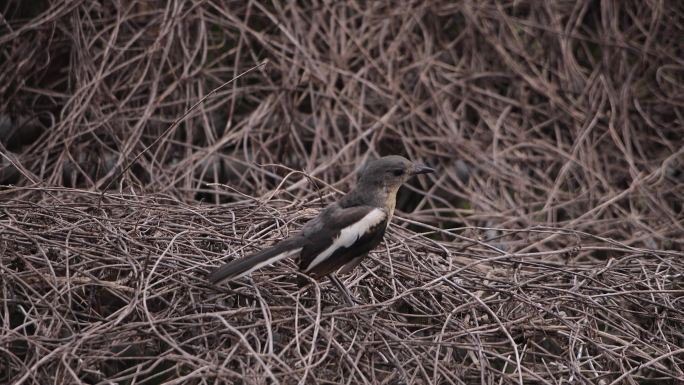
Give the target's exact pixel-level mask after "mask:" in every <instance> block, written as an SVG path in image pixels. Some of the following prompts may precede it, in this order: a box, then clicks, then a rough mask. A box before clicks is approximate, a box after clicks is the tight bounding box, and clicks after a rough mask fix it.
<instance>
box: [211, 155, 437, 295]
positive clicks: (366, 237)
mask: <svg viewBox="0 0 684 385" xmlns="http://www.w3.org/2000/svg"><path fill="white" fill-rule="evenodd" d="M434 171H435V170H434V169H432V168H430V167H428V166H426V165H424V164H421V163H414V162H411V161H409V160H408V159H406V158H404V157H402V156H399V155H389V156H384V157H381V158H378V159H375V160H372V161H370V162H368V163H367V164H366V165H365V166H364V167H363V168H362V169H361V171H360V172H359V177H358V181H357V183H356V186H355V187H354V188H353V189H352V190H351V191H349V192H348V193H347V194H345V195H344V196H342V197H341V198H340V199H339V200H338V201H336V202H334V203H331V204H330V205H328V206H327V207H325V208H324V209H323V210H322V211H321V212H320V213H319V214H318V215H317V216H316V217H314V218H313V219H311V220H310V221H308V222H307V223H306V224H305V225H304V226H303V227H302V229H301V231H300V232H299V233H297V234H295V235H293V236H292V237H289V238H286V239H283V240H281V241H279V242H277V243H275V244H274V245H272V246H270V247H268V248H265V249H262V250H261V251H258V252H256V253H253V254H251V255H248V256H246V257H243V258H241V259H237V260H233V261H231V262H228V263H226V264H224V265H222V266H220V267H219V268H217V269H215V270H214V271H213V272H211V273H210V274H209V275H208V276H207V280H208V281H209V282H210V283H212V284H215V285H216V284H221V283H225V282H227V281H233V280H236V279H238V278H240V277H243V276H245V275H248V274H251V273H252V272H254V271H255V270H257V269H260V268H262V267H265V266H267V265H271V264H273V263H275V262H277V261H280V260H283V259H286V258H291V257H295V256H298V257H299V263H298V267H299V270H300V271H301V272H302V273H304V274H306V275H308V276H310V277H311V278H314V279H316V280H320V279H321V278H323V277H325V276H329V277H330V279H331V280H333V282H335V284H337V285H338V288H339V285H340V283H339V281H337V279H336V276H335V275H334V273H335V272H337V271H339V272H340V273H342V274H344V273H347V272H350V271H351V270H352V269H354V267H356V266H357V265H358V264H359V263H360V262H361V261H362V260H363V259H364V258H365V257H366V256H367V255H368V253H369V252H370V251H371V250H373V249H374V248H375V247H376V246H377V245H378V244H380V242H381V241H382V238H383V236H384V235H385V231H386V229H387V227H388V226H389V223H390V221H391V219H392V216H393V215H394V209H395V206H396V199H397V191H398V190H399V187H401V185H402V184H404V183H405V182H406V181H408V180H409V179H410V178H412V177H413V176H415V175H419V174H428V173H432V172H434Z"/></svg>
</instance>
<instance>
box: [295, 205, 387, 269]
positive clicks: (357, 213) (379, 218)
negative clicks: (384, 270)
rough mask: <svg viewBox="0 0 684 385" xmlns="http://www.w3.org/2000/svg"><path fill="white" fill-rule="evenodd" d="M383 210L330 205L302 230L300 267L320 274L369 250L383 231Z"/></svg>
mask: <svg viewBox="0 0 684 385" xmlns="http://www.w3.org/2000/svg"><path fill="white" fill-rule="evenodd" d="M387 220H388V216H387V213H386V212H385V210H382V209H380V208H377V207H371V206H355V207H348V208H341V207H339V206H332V207H330V208H328V209H326V210H325V211H324V212H322V213H321V215H320V216H319V217H318V218H316V219H315V221H316V223H314V224H312V225H311V226H310V227H309V228H307V229H303V230H305V231H303V235H304V238H305V239H306V241H305V243H304V246H303V248H302V250H301V252H300V263H299V267H300V269H301V270H302V271H303V272H305V273H308V274H310V275H312V276H314V277H322V276H324V275H327V274H329V273H331V272H333V271H335V270H337V269H339V268H340V267H341V266H342V265H344V264H346V263H348V262H350V261H351V260H352V259H354V258H356V257H359V256H362V255H364V254H366V253H368V252H369V251H370V250H372V249H373V248H375V246H377V245H378V243H380V241H381V240H382V236H383V235H384V234H385V228H386V227H387Z"/></svg>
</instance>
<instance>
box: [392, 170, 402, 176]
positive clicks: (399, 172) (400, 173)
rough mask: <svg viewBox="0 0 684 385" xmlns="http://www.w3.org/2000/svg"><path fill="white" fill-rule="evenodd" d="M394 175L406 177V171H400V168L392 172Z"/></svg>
mask: <svg viewBox="0 0 684 385" xmlns="http://www.w3.org/2000/svg"><path fill="white" fill-rule="evenodd" d="M392 175H394V176H402V175H404V170H402V169H400V168H398V169H396V170H392Z"/></svg>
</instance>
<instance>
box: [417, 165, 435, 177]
mask: <svg viewBox="0 0 684 385" xmlns="http://www.w3.org/2000/svg"><path fill="white" fill-rule="evenodd" d="M432 172H435V169H434V168H432V167H428V166H426V165H424V164H415V165H413V172H412V173H411V174H413V175H418V174H430V173H432Z"/></svg>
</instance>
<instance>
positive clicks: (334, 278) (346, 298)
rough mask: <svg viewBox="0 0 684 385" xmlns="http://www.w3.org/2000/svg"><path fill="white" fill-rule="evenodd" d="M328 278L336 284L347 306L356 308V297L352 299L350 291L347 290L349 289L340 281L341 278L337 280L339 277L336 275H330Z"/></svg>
mask: <svg viewBox="0 0 684 385" xmlns="http://www.w3.org/2000/svg"><path fill="white" fill-rule="evenodd" d="M328 278H330V280H331V281H332V283H334V284H335V286H337V290H338V291H339V292H340V294H342V297H343V298H344V302H346V303H347V305H349V306H354V305H356V304H357V303H358V301H356V300H355V299H354V297H352V295H351V293H350V292H349V290H347V287H346V286H344V284H343V283H342V282H341V281H340V279H339V278H337V275H336V274H335V273H330V274H328Z"/></svg>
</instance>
